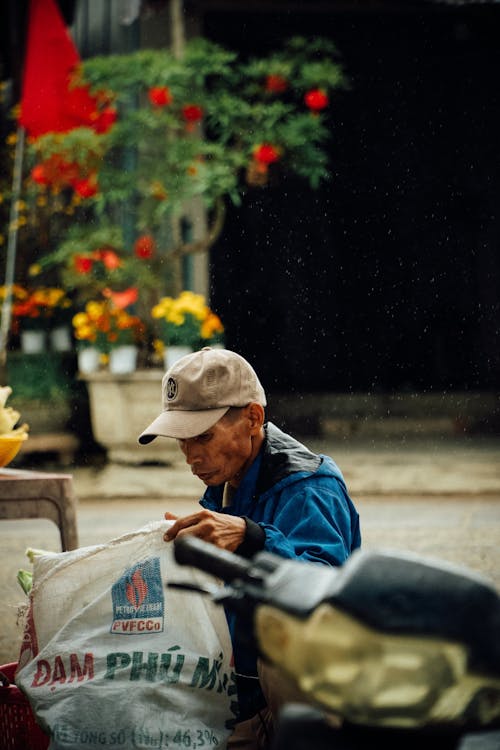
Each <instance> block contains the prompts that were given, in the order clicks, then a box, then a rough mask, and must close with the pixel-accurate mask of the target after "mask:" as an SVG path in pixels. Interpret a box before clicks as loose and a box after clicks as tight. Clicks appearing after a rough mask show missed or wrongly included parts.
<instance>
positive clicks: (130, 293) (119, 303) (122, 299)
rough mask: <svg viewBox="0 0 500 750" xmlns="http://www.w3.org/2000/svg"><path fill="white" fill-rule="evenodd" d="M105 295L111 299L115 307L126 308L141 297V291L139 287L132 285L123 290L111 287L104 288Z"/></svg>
mask: <svg viewBox="0 0 500 750" xmlns="http://www.w3.org/2000/svg"><path fill="white" fill-rule="evenodd" d="M102 294H103V297H106V299H110V300H111V301H112V302H113V304H114V306H115V307H118V308H119V309H120V310H124V309H125V308H126V307H128V306H129V305H133V304H134V302H137V300H138V298H139V291H138V289H137V287H135V286H131V287H129V288H128V289H124V290H123V292H114V291H113V290H112V289H110V288H109V287H106V288H105V289H103V290H102Z"/></svg>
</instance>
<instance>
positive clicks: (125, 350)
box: [109, 345, 137, 375]
mask: <svg viewBox="0 0 500 750" xmlns="http://www.w3.org/2000/svg"><path fill="white" fill-rule="evenodd" d="M136 367H137V347H136V346H133V345H130V346H117V347H115V348H114V349H111V352H110V355H109V371H110V372H112V373H114V374H115V375H125V374H126V373H129V372H134V370H135V369H136Z"/></svg>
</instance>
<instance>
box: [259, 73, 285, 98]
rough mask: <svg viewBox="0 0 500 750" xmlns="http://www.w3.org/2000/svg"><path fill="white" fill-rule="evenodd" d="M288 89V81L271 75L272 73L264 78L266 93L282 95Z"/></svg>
mask: <svg viewBox="0 0 500 750" xmlns="http://www.w3.org/2000/svg"><path fill="white" fill-rule="evenodd" d="M287 88H288V81H287V80H286V78H284V77H283V76H279V75H273V74H272V73H271V74H270V75H268V76H267V78H266V85H265V89H266V91H271V92H272V93H273V94H282V93H283V91H286V90H287Z"/></svg>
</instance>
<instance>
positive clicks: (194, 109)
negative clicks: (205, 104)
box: [182, 104, 203, 123]
mask: <svg viewBox="0 0 500 750" xmlns="http://www.w3.org/2000/svg"><path fill="white" fill-rule="evenodd" d="M182 116H183V117H184V119H185V120H186V122H192V123H194V122H199V121H200V120H201V118H202V117H203V109H202V108H201V107H200V106H199V105H198V104H186V105H185V106H184V107H183V108H182Z"/></svg>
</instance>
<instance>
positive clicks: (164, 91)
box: [148, 86, 173, 107]
mask: <svg viewBox="0 0 500 750" xmlns="http://www.w3.org/2000/svg"><path fill="white" fill-rule="evenodd" d="M148 99H149V101H150V102H151V104H153V105H154V106H155V107H166V106H168V105H169V104H171V103H172V100H173V96H172V94H171V91H170V89H169V88H168V86H152V87H151V88H150V89H149V91H148Z"/></svg>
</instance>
